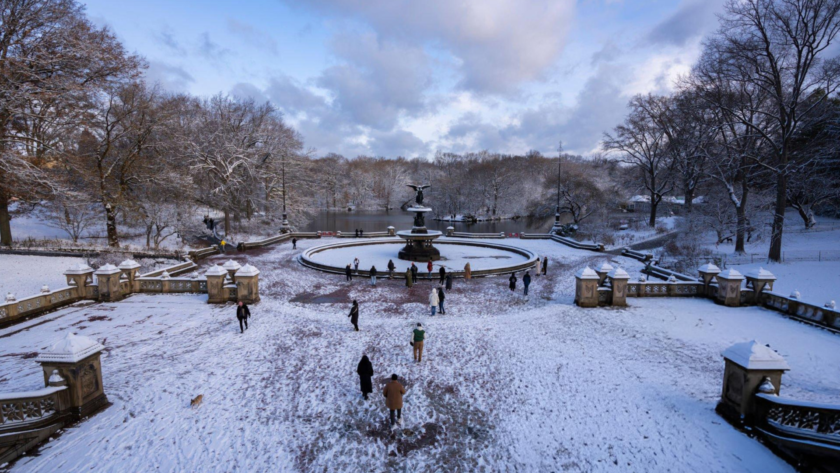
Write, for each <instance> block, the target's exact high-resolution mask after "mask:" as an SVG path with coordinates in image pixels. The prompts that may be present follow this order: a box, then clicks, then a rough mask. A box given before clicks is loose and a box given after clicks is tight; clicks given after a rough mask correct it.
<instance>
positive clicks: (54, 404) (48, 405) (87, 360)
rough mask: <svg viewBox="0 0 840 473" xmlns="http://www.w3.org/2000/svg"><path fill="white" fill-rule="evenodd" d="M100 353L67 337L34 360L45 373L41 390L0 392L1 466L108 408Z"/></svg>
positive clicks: (76, 338) (87, 341)
mask: <svg viewBox="0 0 840 473" xmlns="http://www.w3.org/2000/svg"><path fill="white" fill-rule="evenodd" d="M104 348H105V347H103V346H102V345H101V344H100V343H98V342H96V341H95V340H92V339H90V338H87V337H82V336H77V335H75V334H73V333H68V334H67V335H66V336H64V337H63V338H61V339H60V340H58V341H56V342H55V343H53V344H52V345H51V347H50V349H49V350H47V351H46V352H43V353H41V354H39V355H38V357H37V358H36V359H35V361H37V362H38V363H40V364H41V369H42V371H43V373H44V384H45V387H44V388H41V389H36V390H34V391H26V392H12V393H0V465H2V464H5V463H7V462H9V461H12V460H14V459H15V458H17V457H19V456H21V455H23V454H25V453H26V452H27V451H28V450H30V449H32V448H34V447H36V446H37V445H38V444H40V443H41V442H43V441H44V440H46V439H47V438H49V437H50V436H51V435H53V434H54V433H55V432H56V431H58V430H60V429H63V428H65V427H67V426H68V425H70V424H72V423H74V422H77V421H79V420H80V419H82V418H84V417H87V416H89V415H91V414H93V413H95V412H96V411H98V410H100V409H102V408H104V407H107V406H108V405H109V404H108V398H107V396H106V395H105V391H104V387H103V383H102V365H101V361H100V353H101V352H102V350H103V349H104Z"/></svg>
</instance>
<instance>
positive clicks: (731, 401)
mask: <svg viewBox="0 0 840 473" xmlns="http://www.w3.org/2000/svg"><path fill="white" fill-rule="evenodd" d="M722 355H723V358H724V362H725V367H724V373H723V386H722V389H721V395H720V400H719V401H718V404H717V407H716V409H715V410H716V411H717V412H718V413H719V414H720V415H721V416H723V417H724V418H725V419H727V420H728V421H729V422H731V423H732V424H733V425H735V426H736V427H739V428H746V429H748V430H749V431H751V432H753V433H756V434H758V435H759V436H760V437H761V438H762V440H763V441H764V442H766V443H769V444H771V445H773V446H775V447H776V449H775V451H776V452H777V453H778V454H780V455H782V456H783V457H786V458H787V460H788V461H790V462H791V463H793V464H797V465H800V466H807V467H809V468H808V469H809V470H811V469H813V470H814V471H836V466H837V465H840V405H834V404H820V403H812V402H803V401H797V400H795V399H786V398H782V397H780V396H779V394H780V391H781V386H782V376H783V374H784V373H785V372H786V371H788V370H790V367H789V366H788V364H787V362H786V361H785V359H784V358H783V357H782V356H781V355H779V354H778V353H776V352H775V351H774V350H772V349H771V348H770V347H768V346H766V345H763V344H761V343H759V342H757V341H755V340H752V341H749V342H744V343H738V344H736V345H733V346H732V347H730V348H728V349H727V350H725V351H724V352H723V353H722ZM832 466H833V467H834V469H832Z"/></svg>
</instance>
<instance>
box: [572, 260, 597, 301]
mask: <svg viewBox="0 0 840 473" xmlns="http://www.w3.org/2000/svg"><path fill="white" fill-rule="evenodd" d="M575 304H577V305H578V306H580V307H598V273H596V272H595V270H593V269H592V268H590V267H589V266H587V267H585V268H583V269H581V270H580V271H578V272H577V273H575Z"/></svg>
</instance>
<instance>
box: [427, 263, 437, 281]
mask: <svg viewBox="0 0 840 473" xmlns="http://www.w3.org/2000/svg"><path fill="white" fill-rule="evenodd" d="M426 269H428V270H429V282H432V270H433V269H435V265H433V264H432V260H429V262H428V263H426Z"/></svg>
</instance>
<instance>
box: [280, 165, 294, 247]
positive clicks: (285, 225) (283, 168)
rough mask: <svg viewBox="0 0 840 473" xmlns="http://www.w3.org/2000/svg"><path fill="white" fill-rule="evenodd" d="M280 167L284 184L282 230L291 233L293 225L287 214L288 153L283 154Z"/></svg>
mask: <svg viewBox="0 0 840 473" xmlns="http://www.w3.org/2000/svg"><path fill="white" fill-rule="evenodd" d="M281 163H282V165H281V167H280V179H281V181H282V184H283V221H282V222H281V223H280V231H281V232H282V233H290V232H291V231H292V227H291V226H289V219H288V218H287V215H286V155H285V154H284V155H283V161H281Z"/></svg>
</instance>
